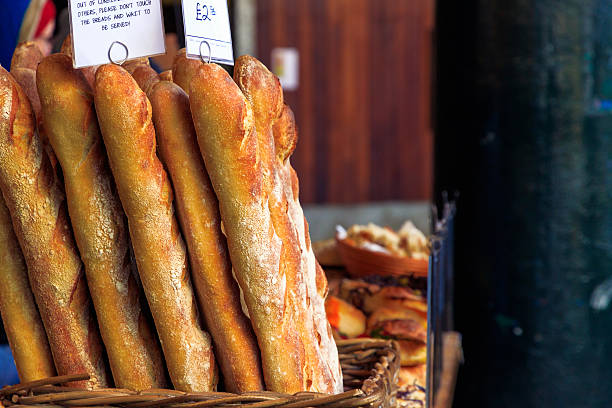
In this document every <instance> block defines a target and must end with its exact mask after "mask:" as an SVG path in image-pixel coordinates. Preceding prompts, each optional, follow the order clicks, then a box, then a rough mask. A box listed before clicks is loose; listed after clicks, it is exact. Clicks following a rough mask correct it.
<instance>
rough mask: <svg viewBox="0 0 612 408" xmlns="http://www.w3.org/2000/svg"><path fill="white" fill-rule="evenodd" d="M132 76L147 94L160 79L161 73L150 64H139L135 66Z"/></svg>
mask: <svg viewBox="0 0 612 408" xmlns="http://www.w3.org/2000/svg"><path fill="white" fill-rule="evenodd" d="M132 76H133V77H134V79H135V80H136V83H138V86H139V87H140V89H142V91H143V92H144V93H145V94H147V95H148V94H149V92H150V91H151V89H152V88H153V86H155V84H156V83H158V82H159V81H160V79H159V75H158V74H157V72H155V70H154V69H153V68H151V67H150V66H149V65H145V64H142V65H138V66H137V67H136V68H134V71H133V72H132Z"/></svg>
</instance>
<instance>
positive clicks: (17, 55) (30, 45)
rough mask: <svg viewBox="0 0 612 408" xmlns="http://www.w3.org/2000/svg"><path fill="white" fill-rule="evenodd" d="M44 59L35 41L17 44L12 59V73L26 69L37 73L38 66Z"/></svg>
mask: <svg viewBox="0 0 612 408" xmlns="http://www.w3.org/2000/svg"><path fill="white" fill-rule="evenodd" d="M42 59H43V54H42V52H41V51H40V48H38V45H36V43H35V42H33V41H26V42H22V43H19V44H17V47H15V51H14V52H13V58H12V59H11V71H13V69H15V68H26V69H31V70H33V71H36V68H37V67H38V64H39V63H40V61H42Z"/></svg>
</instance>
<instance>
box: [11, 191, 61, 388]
mask: <svg viewBox="0 0 612 408" xmlns="http://www.w3.org/2000/svg"><path fill="white" fill-rule="evenodd" d="M0 286H2V289H3V290H2V296H0V314H2V323H3V324H4V331H5V332H6V337H7V338H8V342H9V345H10V346H11V351H12V352H13V358H14V359H15V365H16V366H17V372H18V373H19V379H20V380H21V382H27V381H34V380H40V379H41V378H47V377H52V376H54V375H55V364H54V363H53V357H52V356H51V350H50V349H49V342H48V341H47V334H46V333H45V328H44V327H43V324H42V320H40V314H39V313H38V309H37V308H36V303H35V302H34V296H33V295H32V290H31V289H30V283H29V282H28V270H27V268H26V264H25V261H24V259H23V255H22V253H21V248H19V243H18V242H17V237H16V236H15V232H14V231H13V225H12V224H11V215H10V214H9V211H8V208H6V205H5V204H4V199H3V198H2V197H0Z"/></svg>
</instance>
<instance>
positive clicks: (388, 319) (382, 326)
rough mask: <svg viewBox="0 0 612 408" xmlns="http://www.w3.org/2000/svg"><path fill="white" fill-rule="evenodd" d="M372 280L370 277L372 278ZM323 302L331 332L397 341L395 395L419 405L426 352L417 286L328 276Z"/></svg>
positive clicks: (341, 336) (404, 403)
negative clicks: (415, 287)
mask: <svg viewBox="0 0 612 408" xmlns="http://www.w3.org/2000/svg"><path fill="white" fill-rule="evenodd" d="M374 282H375V283H374ZM330 286H331V294H330V296H328V298H327V300H326V303H325V307H326V311H327V316H328V319H329V322H330V324H331V326H332V331H333V335H334V338H335V339H337V340H339V341H342V340H343V339H355V338H375V339H387V340H389V339H393V340H395V341H397V342H398V344H399V346H400V363H401V368H400V371H399V375H398V378H397V386H398V393H397V401H398V406H402V407H423V406H424V403H425V384H426V378H425V376H426V370H427V368H426V358H427V302H426V300H425V299H424V298H423V296H422V295H421V293H420V292H419V291H418V290H414V289H411V288H410V287H407V286H402V285H401V284H400V283H399V282H392V281H389V280H382V281H381V280H376V279H368V280H353V279H346V278H345V279H338V280H332V281H331V282H330Z"/></svg>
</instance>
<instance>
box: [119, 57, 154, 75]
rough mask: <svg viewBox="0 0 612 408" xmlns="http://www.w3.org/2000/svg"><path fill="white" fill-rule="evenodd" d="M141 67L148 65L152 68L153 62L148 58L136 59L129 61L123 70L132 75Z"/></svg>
mask: <svg viewBox="0 0 612 408" xmlns="http://www.w3.org/2000/svg"><path fill="white" fill-rule="evenodd" d="M141 65H146V66H147V67H150V66H151V61H150V60H149V58H148V57H141V58H134V59H131V60H129V61H125V62H124V63H123V64H122V65H121V66H122V67H123V69H125V70H126V71H127V72H129V73H130V75H132V74H133V73H134V70H135V69H136V68H138V67H139V66H141Z"/></svg>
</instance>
